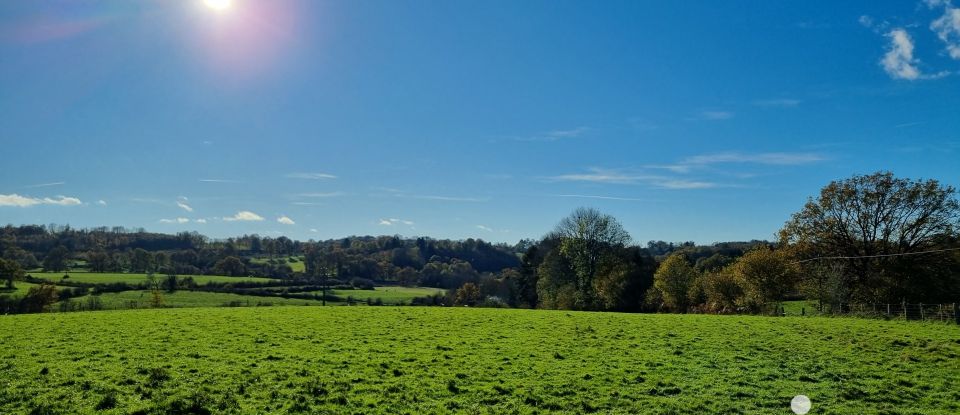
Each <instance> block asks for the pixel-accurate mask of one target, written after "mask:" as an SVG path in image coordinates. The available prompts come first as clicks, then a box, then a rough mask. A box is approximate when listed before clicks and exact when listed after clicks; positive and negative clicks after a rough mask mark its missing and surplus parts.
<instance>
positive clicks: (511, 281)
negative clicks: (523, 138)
mask: <svg viewBox="0 0 960 415" xmlns="http://www.w3.org/2000/svg"><path fill="white" fill-rule="evenodd" d="M958 229H960V203H958V201H957V198H956V190H955V189H954V188H953V187H951V186H944V185H942V184H940V183H939V182H938V181H936V180H913V179H906V178H897V177H895V176H894V175H893V174H892V173H889V172H877V173H874V174H870V175H858V176H853V177H851V178H848V179H843V180H837V181H833V182H831V183H829V184H828V185H827V186H825V187H824V188H823V189H822V190H821V191H820V193H819V195H817V196H815V197H811V198H810V199H809V200H808V201H807V203H806V204H805V205H804V206H802V208H801V209H800V210H799V211H797V212H796V213H794V214H793V215H792V216H791V217H790V218H789V219H788V220H787V221H786V223H785V224H784V226H783V227H782V228H781V229H780V230H779V232H778V233H777V239H776V240H775V241H759V240H754V241H746V242H721V243H715V244H712V245H696V244H695V243H693V242H681V243H668V242H664V241H650V242H648V243H647V244H646V245H645V246H639V245H636V244H634V243H633V241H632V238H631V237H630V235H629V233H628V232H627V231H626V230H625V229H624V228H623V227H622V225H621V224H620V223H619V222H618V221H617V220H616V218H614V217H612V216H610V215H606V214H603V213H602V212H600V211H598V210H596V209H590V208H580V209H577V210H575V211H574V212H572V213H571V214H570V215H569V216H568V217H566V218H563V219H562V220H561V221H560V222H559V223H558V224H557V225H556V227H555V228H554V229H553V230H552V231H551V232H549V233H547V234H546V235H545V236H544V237H543V238H541V239H540V240H536V241H534V240H522V241H520V242H518V243H517V244H515V245H507V244H491V243H488V242H485V241H482V240H479V239H467V240H463V241H451V240H434V239H431V238H401V237H399V236H379V237H372V236H364V237H348V238H341V239H332V240H327V241H312V240H311V241H306V242H301V241H294V240H290V239H288V238H285V237H280V238H262V237H259V236H257V235H244V236H242V237H239V238H229V239H226V240H211V239H208V238H206V237H203V236H202V235H199V234H195V233H180V234H176V235H163V234H153V233H147V232H144V231H143V230H142V229H141V230H125V229H123V228H119V229H118V228H111V229H107V228H97V229H86V230H75V229H71V228H70V227H69V226H54V225H51V226H47V227H44V226H36V225H28V226H20V227H14V226H10V225H8V226H6V227H5V228H0V250H2V251H0V257H2V258H3V262H0V265H2V266H0V275H2V276H3V278H4V279H5V280H6V281H7V284H8V285H9V286H10V287H12V286H13V281H14V280H16V279H20V278H22V274H23V273H22V270H24V269H35V268H38V267H42V268H43V269H44V270H47V271H54V272H59V271H64V270H67V269H69V268H70V267H71V266H72V264H73V263H74V261H77V260H83V261H85V266H86V267H87V269H88V270H90V271H94V272H145V273H165V274H169V275H175V274H184V275H189V274H217V275H235V276H239V275H253V276H266V277H273V278H281V279H286V280H291V281H304V282H305V283H308V284H315V285H321V284H326V283H327V281H330V280H332V281H337V282H338V283H341V284H343V283H346V282H348V281H351V280H355V281H360V282H361V283H362V282H363V281H377V282H379V283H384V282H388V283H396V284H403V285H411V286H429V287H439V288H446V289H448V293H447V294H446V295H437V296H433V297H430V298H423V299H419V300H418V301H417V303H418V304H428V305H471V306H476V305H481V306H503V307H526V308H549V309H575V310H616V311H674V312H690V311H694V312H717V313H729V312H770V311H772V310H775V309H776V307H777V304H778V303H779V302H781V301H784V300H786V299H801V298H803V299H809V300H815V301H818V302H819V304H821V305H825V304H838V303H851V302H875V303H883V302H888V303H894V302H902V301H907V302H928V303H929V302H952V301H957V299H958V298H960V234H958ZM38 258H40V260H38ZM299 261H303V267H304V271H302V272H300V271H298V272H293V269H292V267H291V264H295V263H296V262H299ZM324 286H325V285H324Z"/></svg>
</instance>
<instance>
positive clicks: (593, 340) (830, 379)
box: [0, 307, 960, 414]
mask: <svg viewBox="0 0 960 415" xmlns="http://www.w3.org/2000/svg"><path fill="white" fill-rule="evenodd" d="M26 328H29V329H26ZM0 344H3V345H6V346H8V347H7V348H5V350H3V351H2V352H0V413H14V414H15V413H25V412H28V411H30V410H34V409H38V408H39V409H44V408H46V409H53V410H54V411H60V412H64V413H92V412H93V411H94V408H95V407H97V406H98V405H102V406H106V407H109V406H112V405H111V402H110V400H109V399H105V397H109V396H111V394H112V393H113V392H116V394H115V395H114V396H116V404H115V405H116V407H115V408H114V409H113V410H112V411H110V412H112V413H118V414H119V413H129V412H131V411H135V410H138V409H141V410H144V412H146V413H166V412H171V411H174V410H176V409H181V410H183V409H184V408H188V409H189V408H190V407H191V406H204V407H206V408H208V409H210V410H211V411H213V412H215V413H230V412H234V413H261V412H262V413H287V412H296V411H306V412H311V411H313V412H318V413H384V414H402V413H411V414H413V413H416V414H429V413H520V414H524V413H558V412H559V413H564V412H565V413H571V414H572V413H583V412H589V411H594V410H596V411H598V412H601V413H631V414H634V413H690V414H705V413H782V414H787V413H790V412H789V409H788V408H789V401H790V399H791V398H792V397H793V396H794V395H797V394H806V395H808V396H810V398H811V399H812V401H813V405H814V412H811V413H834V414H852V413H858V414H860V413H867V414H870V413H905V414H906V413H927V414H948V413H957V412H958V411H960V403H958V402H960V376H958V374H960V328H958V327H957V326H949V325H942V324H923V323H904V322H884V321H876V320H857V319H845V318H834V319H825V318H804V319H800V318H764V317H738V316H704V315H628V314H614V313H578V312H554V311H529V310H494V309H464V308H379V307H325V308H321V307H277V308H235V309H223V308H218V309H166V310H134V311H106V312H87V313H67V314H45V315H19V316H0ZM44 368H46V370H45V369H44Z"/></svg>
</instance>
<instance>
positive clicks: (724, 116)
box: [700, 111, 734, 121]
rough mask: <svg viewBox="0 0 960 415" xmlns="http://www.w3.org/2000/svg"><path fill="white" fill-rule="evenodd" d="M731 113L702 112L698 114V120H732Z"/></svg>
mask: <svg viewBox="0 0 960 415" xmlns="http://www.w3.org/2000/svg"><path fill="white" fill-rule="evenodd" d="M733 115H734V114H733V112H730V111H703V112H701V113H700V119H702V120H708V121H722V120H729V119H731V118H733Z"/></svg>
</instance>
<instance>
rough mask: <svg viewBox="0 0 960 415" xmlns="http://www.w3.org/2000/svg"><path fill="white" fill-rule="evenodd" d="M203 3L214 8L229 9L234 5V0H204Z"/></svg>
mask: <svg viewBox="0 0 960 415" xmlns="http://www.w3.org/2000/svg"><path fill="white" fill-rule="evenodd" d="M203 3H204V4H206V5H207V7H209V8H211V9H214V10H227V9H229V8H230V6H232V5H233V0H203Z"/></svg>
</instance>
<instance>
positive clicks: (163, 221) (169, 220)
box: [160, 218, 190, 223]
mask: <svg viewBox="0 0 960 415" xmlns="http://www.w3.org/2000/svg"><path fill="white" fill-rule="evenodd" d="M187 222H190V219H187V218H176V219H160V223H187Z"/></svg>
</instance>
